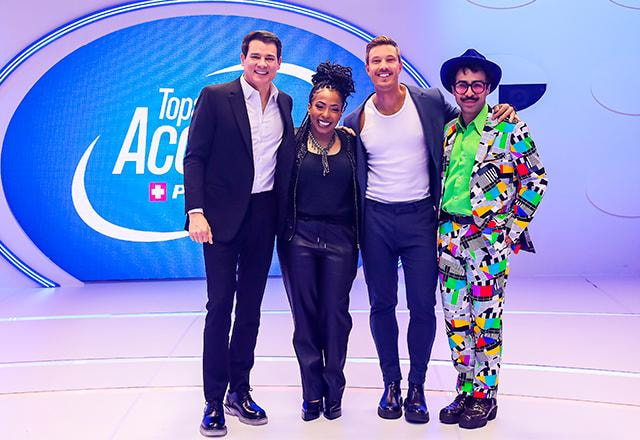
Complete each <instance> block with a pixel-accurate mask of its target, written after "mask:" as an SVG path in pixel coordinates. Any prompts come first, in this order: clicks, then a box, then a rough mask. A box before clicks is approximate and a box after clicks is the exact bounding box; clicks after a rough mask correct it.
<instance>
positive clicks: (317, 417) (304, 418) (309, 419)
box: [302, 411, 320, 422]
mask: <svg viewBox="0 0 640 440" xmlns="http://www.w3.org/2000/svg"><path fill="white" fill-rule="evenodd" d="M319 418H320V413H318V414H313V415H311V416H310V415H308V414H307V413H305V412H304V411H302V420H304V421H305V422H310V421H312V420H316V419H319Z"/></svg>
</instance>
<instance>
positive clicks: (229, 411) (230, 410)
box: [224, 404, 269, 426]
mask: <svg viewBox="0 0 640 440" xmlns="http://www.w3.org/2000/svg"><path fill="white" fill-rule="evenodd" d="M224 412H225V414H229V415H230V416H234V417H237V418H238V420H240V421H241V422H242V423H244V424H245V425H251V426H260V425H266V424H267V422H268V421H269V419H268V418H267V417H266V416H265V417H264V418H262V419H247V418H246V417H243V416H242V415H241V414H240V412H238V410H236V409H235V408H232V407H229V406H227V404H225V405H224Z"/></svg>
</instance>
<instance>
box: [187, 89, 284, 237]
mask: <svg viewBox="0 0 640 440" xmlns="http://www.w3.org/2000/svg"><path fill="white" fill-rule="evenodd" d="M277 102H278V107H279V109H280V114H281V115H282V122H283V125H284V132H283V137H282V143H281V144H280V146H279V147H278V153H277V162H276V171H275V183H274V191H275V192H276V196H277V199H278V202H279V203H278V226H279V228H280V225H283V224H284V216H285V209H286V206H284V203H282V202H281V201H283V200H286V193H287V190H288V187H289V179H290V175H291V170H292V167H293V162H294V155H295V152H294V136H293V122H292V119H291V108H292V105H293V101H292V99H291V97H290V96H289V95H287V94H286V93H284V92H282V91H279V92H278V98H277ZM253 178H254V168H253V149H252V146H251V126H250V125H249V116H248V114H247V108H246V105H245V98H244V95H243V94H242V86H241V85H240V78H238V79H236V80H235V81H231V82H228V83H224V84H217V85H211V86H207V87H205V88H204V89H202V92H200V97H199V98H198V102H197V104H196V108H195V110H194V112H193V117H192V118H191V125H190V127H189V138H188V143H187V151H186V154H185V157H184V190H185V212H188V211H189V210H191V209H194V208H203V209H204V215H205V217H206V219H207V221H208V222H209V225H210V226H211V230H212V232H213V238H214V240H220V241H223V242H225V241H230V240H232V239H233V237H234V236H235V235H236V233H237V232H238V229H239V228H240V225H241V223H242V220H243V218H244V216H245V214H246V212H247V207H248V206H249V199H250V197H251V187H252V186H253ZM188 228H189V219H188V218H187V224H186V225H185V229H187V230H188Z"/></svg>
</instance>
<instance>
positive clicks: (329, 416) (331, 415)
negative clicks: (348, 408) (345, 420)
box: [324, 410, 342, 420]
mask: <svg viewBox="0 0 640 440" xmlns="http://www.w3.org/2000/svg"><path fill="white" fill-rule="evenodd" d="M341 416H342V410H340V411H334V412H331V413H324V418H325V419H327V420H335V419H337V418H338V417H341Z"/></svg>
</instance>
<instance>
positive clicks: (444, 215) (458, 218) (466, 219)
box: [440, 211, 475, 225]
mask: <svg viewBox="0 0 640 440" xmlns="http://www.w3.org/2000/svg"><path fill="white" fill-rule="evenodd" d="M440 221H444V222H448V221H451V222H455V223H458V224H460V225H473V224H475V222H474V221H473V217H472V216H470V215H457V214H450V213H448V212H447V211H440Z"/></svg>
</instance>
